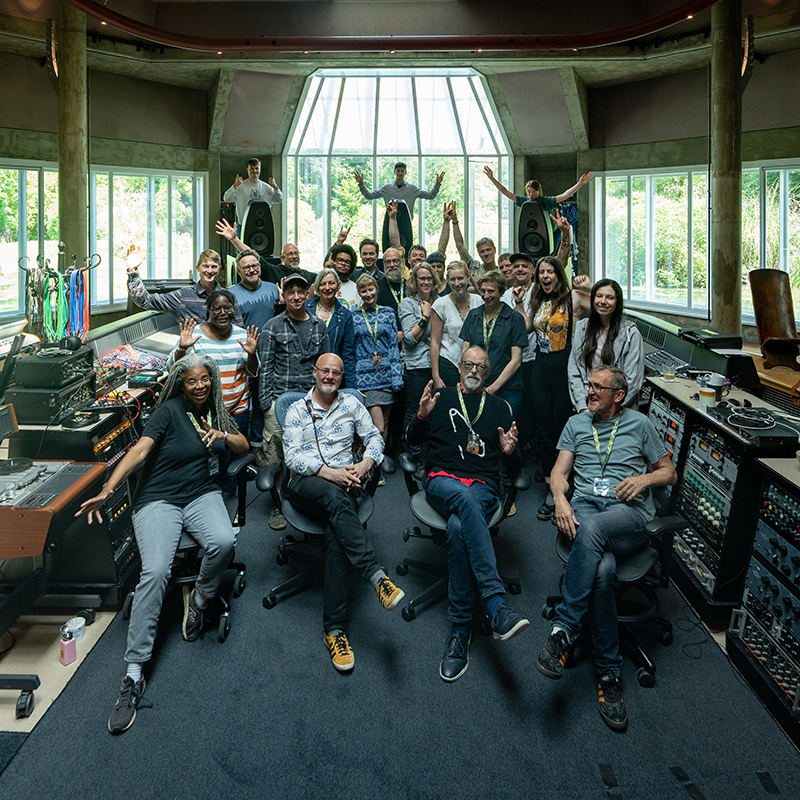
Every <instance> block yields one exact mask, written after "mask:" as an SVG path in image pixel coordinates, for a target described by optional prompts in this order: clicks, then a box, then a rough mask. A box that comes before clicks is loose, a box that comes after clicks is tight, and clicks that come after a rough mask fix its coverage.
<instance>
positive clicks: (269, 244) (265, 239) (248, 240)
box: [239, 200, 275, 258]
mask: <svg viewBox="0 0 800 800" xmlns="http://www.w3.org/2000/svg"><path fill="white" fill-rule="evenodd" d="M239 238H240V239H241V240H242V241H243V242H244V244H245V245H246V246H247V247H250V248H252V249H253V250H255V251H256V252H257V253H258V254H259V255H260V256H263V257H264V258H266V257H267V256H271V255H272V251H273V249H274V247H275V229H274V227H273V225H272V209H271V208H270V205H269V203H268V202H267V201H266V200H251V201H250V203H249V205H248V206H247V211H245V212H244V219H243V220H242V235H241V236H240V237H239Z"/></svg>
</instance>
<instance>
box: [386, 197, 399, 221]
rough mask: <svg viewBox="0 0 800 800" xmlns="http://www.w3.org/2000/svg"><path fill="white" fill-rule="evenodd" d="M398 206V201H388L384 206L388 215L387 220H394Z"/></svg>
mask: <svg viewBox="0 0 800 800" xmlns="http://www.w3.org/2000/svg"><path fill="white" fill-rule="evenodd" d="M398 205H399V201H398V200H390V201H389V202H388V203H387V204H386V213H387V214H388V215H389V219H394V218H395V217H396V216H397V207H398Z"/></svg>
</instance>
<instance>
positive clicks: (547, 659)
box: [536, 631, 569, 680]
mask: <svg viewBox="0 0 800 800" xmlns="http://www.w3.org/2000/svg"><path fill="white" fill-rule="evenodd" d="M568 652H569V638H568V637H567V634H566V633H564V631H556V632H555V633H551V634H550V635H549V636H548V637H547V641H546V642H545V645H544V648H543V649H542V652H541V653H539V657H538V658H537V659H536V669H537V670H538V671H539V672H541V673H542V675H545V676H546V677H548V678H553V679H554V680H558V679H559V678H560V677H561V676H562V675H563V674H564V664H566V662H567V653H568Z"/></svg>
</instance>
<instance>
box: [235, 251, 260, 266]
mask: <svg viewBox="0 0 800 800" xmlns="http://www.w3.org/2000/svg"><path fill="white" fill-rule="evenodd" d="M245 256H255V257H256V261H258V262H259V264H260V263H261V259H260V258H259V256H258V253H256V251H255V250H251V249H250V248H249V247H248V248H247V249H245V250H240V251H239V252H238V253H237V254H236V266H237V267H238V266H239V265H240V264H241V263H242V259H243V258H244V257H245Z"/></svg>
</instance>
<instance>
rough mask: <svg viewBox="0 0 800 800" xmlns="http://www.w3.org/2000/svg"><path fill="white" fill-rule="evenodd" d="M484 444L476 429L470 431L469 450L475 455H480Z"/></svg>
mask: <svg viewBox="0 0 800 800" xmlns="http://www.w3.org/2000/svg"><path fill="white" fill-rule="evenodd" d="M482 446H483V442H482V441H481V437H480V436H478V434H477V433H475V432H474V431H470V433H469V435H468V436H467V452H468V453H472V454H473V455H475V456H479V455H480V454H481V447H482Z"/></svg>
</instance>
